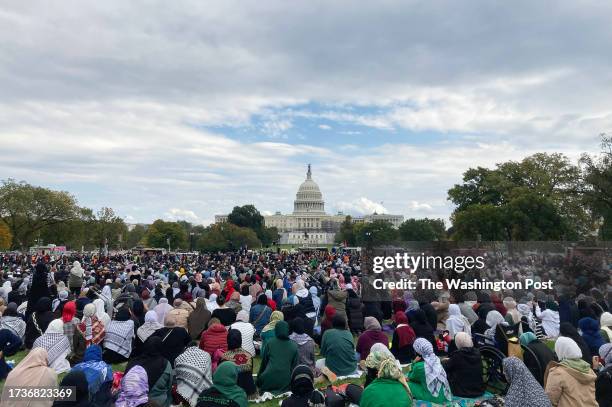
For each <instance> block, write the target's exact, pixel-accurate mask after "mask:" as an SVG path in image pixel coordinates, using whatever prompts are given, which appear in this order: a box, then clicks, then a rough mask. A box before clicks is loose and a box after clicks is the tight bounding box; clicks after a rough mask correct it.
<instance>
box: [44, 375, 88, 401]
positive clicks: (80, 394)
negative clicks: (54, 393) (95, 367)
mask: <svg viewBox="0 0 612 407" xmlns="http://www.w3.org/2000/svg"><path fill="white" fill-rule="evenodd" d="M60 386H61V387H72V388H74V400H72V401H68V400H57V401H55V402H53V407H88V406H90V405H91V404H90V396H89V389H88V388H87V379H86V378H85V374H83V372H79V371H71V372H70V373H68V374H67V375H66V376H64V378H63V379H62V382H61V383H60ZM71 398H72V397H71Z"/></svg>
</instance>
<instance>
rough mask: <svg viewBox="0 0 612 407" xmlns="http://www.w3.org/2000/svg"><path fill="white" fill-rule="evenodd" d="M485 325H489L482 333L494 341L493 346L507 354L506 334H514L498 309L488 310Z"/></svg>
mask: <svg viewBox="0 0 612 407" xmlns="http://www.w3.org/2000/svg"><path fill="white" fill-rule="evenodd" d="M487 325H488V326H489V327H490V328H489V329H487V330H486V331H485V333H484V335H485V336H486V337H487V339H489V340H490V341H492V342H494V343H495V346H496V347H497V348H498V349H499V350H501V351H502V353H503V354H504V355H507V354H508V339H507V338H508V336H511V335H514V331H513V329H512V327H510V326H509V325H508V323H507V322H506V320H505V319H504V317H503V315H502V314H501V313H500V312H499V311H489V313H488V314H487Z"/></svg>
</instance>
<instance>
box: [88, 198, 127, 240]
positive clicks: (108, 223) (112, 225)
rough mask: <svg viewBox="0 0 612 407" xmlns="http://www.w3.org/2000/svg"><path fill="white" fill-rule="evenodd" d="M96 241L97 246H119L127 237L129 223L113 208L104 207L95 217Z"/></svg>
mask: <svg viewBox="0 0 612 407" xmlns="http://www.w3.org/2000/svg"><path fill="white" fill-rule="evenodd" d="M93 231H94V236H93V238H94V241H95V242H96V247H98V248H102V247H104V246H105V245H107V246H108V248H109V249H112V248H119V247H120V246H121V244H122V243H123V242H124V241H125V239H126V237H127V232H128V230H127V225H126V224H125V222H124V221H123V219H121V218H120V217H119V216H117V215H116V214H115V211H113V209H112V208H106V207H104V208H102V209H100V210H99V211H98V212H97V213H96V216H95V218H94V219H93Z"/></svg>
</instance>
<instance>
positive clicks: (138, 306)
mask: <svg viewBox="0 0 612 407" xmlns="http://www.w3.org/2000/svg"><path fill="white" fill-rule="evenodd" d="M132 312H133V313H134V316H135V317H136V319H137V320H138V324H139V325H142V324H144V323H145V308H144V303H143V302H142V300H136V301H134V304H133V305H132Z"/></svg>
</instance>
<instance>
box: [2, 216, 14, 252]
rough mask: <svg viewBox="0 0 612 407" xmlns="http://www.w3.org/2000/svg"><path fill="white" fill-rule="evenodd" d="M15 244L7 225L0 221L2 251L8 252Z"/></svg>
mask: <svg viewBox="0 0 612 407" xmlns="http://www.w3.org/2000/svg"><path fill="white" fill-rule="evenodd" d="M11 243H13V235H12V234H11V231H10V229H9V227H8V226H7V225H6V223H4V222H2V221H0V250H8V249H10V248H11Z"/></svg>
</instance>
